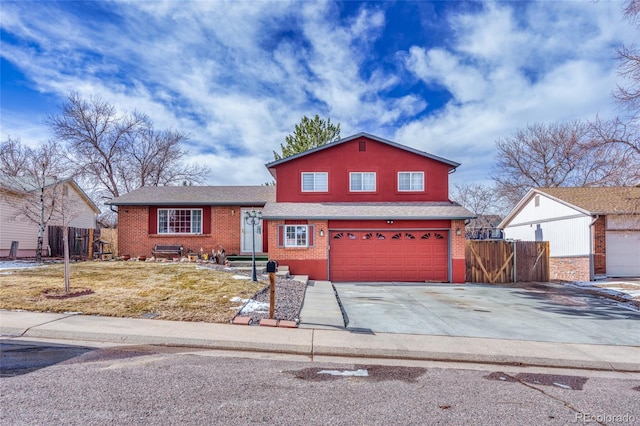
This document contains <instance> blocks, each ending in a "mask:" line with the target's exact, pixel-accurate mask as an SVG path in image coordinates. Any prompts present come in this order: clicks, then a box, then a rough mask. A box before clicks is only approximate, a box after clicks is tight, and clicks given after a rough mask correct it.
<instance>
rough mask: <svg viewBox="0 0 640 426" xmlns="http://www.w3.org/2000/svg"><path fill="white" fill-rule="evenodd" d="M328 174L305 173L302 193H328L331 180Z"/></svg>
mask: <svg viewBox="0 0 640 426" xmlns="http://www.w3.org/2000/svg"><path fill="white" fill-rule="evenodd" d="M328 175H329V174H328V173H327V172H303V173H302V192H327V191H328V190H329V183H328V182H329V178H328Z"/></svg>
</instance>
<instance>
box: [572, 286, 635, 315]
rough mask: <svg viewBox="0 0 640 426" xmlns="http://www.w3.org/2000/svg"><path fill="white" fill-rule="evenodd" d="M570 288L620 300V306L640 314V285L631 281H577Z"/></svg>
mask: <svg viewBox="0 0 640 426" xmlns="http://www.w3.org/2000/svg"><path fill="white" fill-rule="evenodd" d="M569 285H570V286H573V287H579V288H583V289H587V290H590V291H593V292H596V293H598V294H600V295H602V296H603V297H608V298H610V299H615V300H618V303H617V304H618V306H620V307H622V308H625V309H630V310H632V311H638V312H640V283H637V282H631V281H622V280H621V281H589V282H587V281H576V282H572V283H569Z"/></svg>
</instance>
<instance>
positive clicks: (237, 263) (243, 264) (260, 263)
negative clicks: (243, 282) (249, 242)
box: [229, 259, 267, 269]
mask: <svg viewBox="0 0 640 426" xmlns="http://www.w3.org/2000/svg"><path fill="white" fill-rule="evenodd" d="M229 266H231V267H232V268H238V269H239V268H252V267H253V262H252V261H251V259H249V260H230V261H229ZM266 267H267V261H266V260H256V269H258V268H263V269H264V268H266Z"/></svg>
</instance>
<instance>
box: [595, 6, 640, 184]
mask: <svg viewBox="0 0 640 426" xmlns="http://www.w3.org/2000/svg"><path fill="white" fill-rule="evenodd" d="M623 12H624V15H625V17H626V18H627V19H628V20H629V21H631V22H632V23H634V24H636V26H638V27H640V25H639V24H640V2H639V1H637V0H629V1H627V2H626V4H625V8H624V11H623ZM617 53H618V60H619V65H618V73H619V75H620V76H622V77H623V78H624V82H625V84H619V85H618V86H617V88H616V90H615V91H614V92H613V97H614V99H615V100H616V102H617V104H618V106H619V107H620V108H621V109H622V114H621V116H618V117H615V118H613V119H610V120H602V119H600V117H596V119H595V120H594V121H592V122H591V123H590V127H591V132H592V135H593V137H592V144H593V145H606V146H616V147H617V148H616V150H622V151H624V153H625V155H627V156H629V157H631V158H632V160H633V162H634V163H635V164H636V165H637V164H638V163H640V116H639V113H640V51H639V50H638V48H637V46H635V45H630V46H622V47H620V48H618V49H617ZM604 149H609V148H604ZM635 180H636V182H634V183H638V182H640V174H638V173H636V176H635Z"/></svg>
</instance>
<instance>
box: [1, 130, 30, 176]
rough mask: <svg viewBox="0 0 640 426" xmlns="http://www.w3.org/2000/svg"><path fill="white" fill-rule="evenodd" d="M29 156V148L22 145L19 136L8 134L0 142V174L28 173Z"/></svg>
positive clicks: (16, 174)
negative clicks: (13, 136)
mask: <svg viewBox="0 0 640 426" xmlns="http://www.w3.org/2000/svg"><path fill="white" fill-rule="evenodd" d="M30 157H31V152H30V150H29V148H28V147H26V146H23V145H22V143H21V142H20V139H19V138H12V137H11V136H8V137H7V139H6V140H4V141H2V142H1V143H0V174H1V175H3V176H20V175H23V174H27V173H30V170H29V167H30V166H31V164H30V162H29V160H30Z"/></svg>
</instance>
